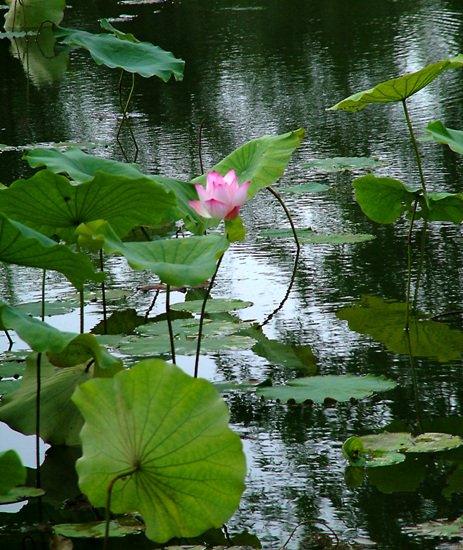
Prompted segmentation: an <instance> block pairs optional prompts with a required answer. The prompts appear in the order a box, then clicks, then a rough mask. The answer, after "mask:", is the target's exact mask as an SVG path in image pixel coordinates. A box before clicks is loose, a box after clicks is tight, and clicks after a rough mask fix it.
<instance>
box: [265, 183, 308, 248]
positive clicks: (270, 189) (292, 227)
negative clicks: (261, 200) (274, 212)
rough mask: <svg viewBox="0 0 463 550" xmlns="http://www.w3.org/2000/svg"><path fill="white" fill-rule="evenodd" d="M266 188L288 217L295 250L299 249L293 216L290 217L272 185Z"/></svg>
mask: <svg viewBox="0 0 463 550" xmlns="http://www.w3.org/2000/svg"><path fill="white" fill-rule="evenodd" d="M267 189H268V190H269V191H270V193H272V195H273V196H274V197H275V198H276V199H277V200H278V202H279V203H280V204H281V206H282V207H283V210H284V211H285V213H286V216H287V217H288V220H289V223H290V225H291V229H292V231H293V235H294V241H295V243H296V246H297V250H298V251H299V250H300V249H301V245H300V244H299V239H298V238H297V232H296V227H295V226H294V223H293V218H292V217H291V214H290V213H289V210H288V208H287V207H286V204H285V203H284V201H283V199H282V198H281V197H280V195H279V194H278V193H277V192H276V191H275V190H274V189H272V187H267Z"/></svg>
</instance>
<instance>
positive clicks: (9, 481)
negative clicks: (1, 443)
mask: <svg viewBox="0 0 463 550" xmlns="http://www.w3.org/2000/svg"><path fill="white" fill-rule="evenodd" d="M26 475H27V470H26V467H25V466H23V463H22V462H21V459H20V458H19V456H18V454H17V453H16V451H13V450H11V451H4V452H0V495H4V494H5V493H9V492H10V491H11V489H13V487H16V485H24V483H25V482H26Z"/></svg>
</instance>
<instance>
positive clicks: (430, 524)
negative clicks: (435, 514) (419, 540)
mask: <svg viewBox="0 0 463 550" xmlns="http://www.w3.org/2000/svg"><path fill="white" fill-rule="evenodd" d="M403 531H404V533H407V534H408V535H413V536H417V535H418V536H422V537H426V538H435V537H441V538H463V516H460V517H458V518H457V519H455V520H453V521H451V520H445V519H440V520H436V521H426V522H424V523H419V524H418V525H415V526H413V527H404V529H403Z"/></svg>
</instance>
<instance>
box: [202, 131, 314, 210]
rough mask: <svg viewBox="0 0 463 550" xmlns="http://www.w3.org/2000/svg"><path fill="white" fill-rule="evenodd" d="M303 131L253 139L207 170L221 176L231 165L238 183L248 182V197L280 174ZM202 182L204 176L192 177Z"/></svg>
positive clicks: (266, 185)
mask: <svg viewBox="0 0 463 550" xmlns="http://www.w3.org/2000/svg"><path fill="white" fill-rule="evenodd" d="M304 134H305V130H303V129H299V130H296V131H295V132H288V133H287V134H283V135H280V136H263V137H261V138H258V139H253V140H252V141H249V142H247V143H245V144H244V145H242V146H241V147H240V148H239V149H236V150H235V151H233V153H231V154H230V155H228V157H226V158H225V159H223V160H222V161H221V162H219V163H218V164H216V165H215V166H214V167H213V168H211V170H216V171H217V172H219V174H221V175H222V176H223V175H225V174H226V173H227V172H228V171H229V170H231V169H232V168H233V169H234V170H235V172H236V175H237V176H238V181H239V183H240V184H242V183H244V182H245V181H250V182H251V183H250V185H249V187H248V200H249V199H251V198H252V197H253V196H254V195H255V194H256V193H257V192H258V191H259V189H263V188H265V187H268V186H269V185H272V184H273V183H274V182H275V181H276V180H277V179H278V178H280V177H281V176H282V175H283V172H284V170H285V168H286V165H287V164H288V162H289V159H290V158H291V154H292V153H293V151H294V150H295V149H296V148H297V147H299V145H300V143H301V141H302V139H303V137H304ZM193 182H194V183H200V184H202V185H204V184H205V183H206V175H203V176H200V177H198V178H195V179H194V180H193Z"/></svg>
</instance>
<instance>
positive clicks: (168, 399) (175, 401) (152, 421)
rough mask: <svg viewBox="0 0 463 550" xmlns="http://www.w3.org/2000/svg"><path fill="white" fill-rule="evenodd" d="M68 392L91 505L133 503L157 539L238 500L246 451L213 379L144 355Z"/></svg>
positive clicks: (202, 525)
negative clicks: (78, 424)
mask: <svg viewBox="0 0 463 550" xmlns="http://www.w3.org/2000/svg"><path fill="white" fill-rule="evenodd" d="M73 400H74V401H75V403H76V404H77V405H78V407H79V409H80V410H81V412H82V414H83V415H84V418H85V421H86V423H85V426H84V428H83V430H82V433H81V439H82V444H83V456H82V458H81V459H79V460H78V461H77V466H76V467H77V471H78V474H79V485H80V488H81V490H82V492H84V493H85V494H86V495H87V496H88V498H89V500H90V501H91V502H92V504H94V505H95V506H98V507H99V506H103V507H104V506H106V498H107V489H108V485H109V483H110V482H111V481H112V480H114V479H115V478H116V476H121V474H124V473H126V476H125V477H123V478H121V479H118V480H117V481H116V482H115V483H114V486H113V489H112V498H111V510H112V511H113V512H114V513H124V512H127V511H131V510H138V511H139V512H140V514H141V516H142V518H143V520H144V522H145V524H146V535H147V537H148V538H150V539H152V540H155V541H157V542H160V543H162V542H165V541H167V540H169V539H170V538H172V537H190V536H196V535H199V534H201V533H203V532H204V531H206V530H207V529H209V528H211V527H219V526H221V525H222V524H223V523H224V522H225V521H227V520H228V519H229V517H230V516H231V515H232V513H233V512H234V511H235V509H236V507H237V506H238V503H239V500H240V497H241V493H242V491H243V489H244V485H243V480H244V476H245V472H246V467H245V458H244V454H243V451H242V447H241V441H240V438H239V437H238V435H236V434H235V433H234V432H232V431H231V430H230V429H229V427H228V419H229V413H228V409H227V407H226V405H225V403H224V401H223V400H222V399H221V398H220V395H219V394H218V392H217V391H216V390H215V389H214V387H213V386H212V384H210V383H209V382H207V381H206V380H203V379H195V378H191V377H190V376H188V375H186V374H185V373H184V372H183V371H181V370H180V369H179V368H178V367H176V366H175V365H169V364H167V363H164V362H163V361H156V360H146V361H142V362H141V363H138V364H137V365H135V366H134V367H133V368H132V369H131V370H129V371H124V372H121V373H119V374H118V375H116V377H115V378H114V379H112V380H103V379H99V380H92V381H91V382H88V383H86V384H84V385H82V386H79V388H78V389H77V391H76V393H75V395H74V397H73Z"/></svg>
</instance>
